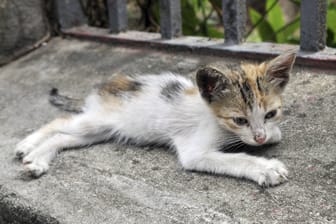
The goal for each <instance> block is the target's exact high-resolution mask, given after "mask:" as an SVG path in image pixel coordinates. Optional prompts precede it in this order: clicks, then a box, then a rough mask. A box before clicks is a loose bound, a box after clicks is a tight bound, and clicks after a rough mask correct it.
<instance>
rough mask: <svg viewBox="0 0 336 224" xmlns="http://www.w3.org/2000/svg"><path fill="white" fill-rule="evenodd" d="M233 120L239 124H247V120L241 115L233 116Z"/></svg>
mask: <svg viewBox="0 0 336 224" xmlns="http://www.w3.org/2000/svg"><path fill="white" fill-rule="evenodd" d="M233 121H234V122H235V123H236V124H238V125H240V126H243V125H247V124H248V120H247V119H246V118H243V117H234V118H233Z"/></svg>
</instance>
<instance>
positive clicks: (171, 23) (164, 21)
mask: <svg viewBox="0 0 336 224" xmlns="http://www.w3.org/2000/svg"><path fill="white" fill-rule="evenodd" d="M160 30H161V37H162V38H164V39H172V38H174V37H178V36H181V35H182V24H181V2H180V0H160Z"/></svg>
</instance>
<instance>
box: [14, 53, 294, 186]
mask: <svg viewBox="0 0 336 224" xmlns="http://www.w3.org/2000/svg"><path fill="white" fill-rule="evenodd" d="M294 60H295V53H293V52H288V53H285V54H282V55H280V56H278V57H276V58H275V59H273V60H271V61H269V62H264V63H261V64H242V65H240V66H239V65H237V66H223V65H220V64H213V65H208V66H205V67H202V68H200V69H199V70H198V71H197V74H196V83H197V86H195V85H194V84H193V82H192V81H190V80H188V79H187V78H185V77H182V76H179V75H175V74H171V73H164V74H161V75H142V76H137V77H128V76H122V75H119V76H116V77H115V78H114V79H112V81H110V82H109V83H106V84H104V85H102V86H100V87H99V88H97V89H95V90H94V91H93V92H92V94H91V95H89V96H88V97H87V99H86V102H85V106H84V107H83V108H82V111H81V112H80V113H78V114H75V115H72V116H69V117H64V118H58V119H56V120H54V121H52V122H51V123H49V124H47V125H45V126H43V127H42V128H41V129H39V130H37V131H36V132H34V133H32V134H31V135H29V136H28V137H26V138H25V139H24V140H23V141H21V142H20V143H18V145H17V147H16V149H15V152H16V155H17V157H19V158H22V162H23V164H24V167H25V169H26V170H27V171H28V172H29V173H31V174H32V175H33V176H36V177H38V176H40V175H42V174H43V173H45V172H47V170H48V169H49V164H50V162H51V161H52V160H53V159H54V157H55V156H56V154H57V153H58V151H60V150H61V149H64V148H71V147H78V146H85V145H90V144H92V143H95V142H101V141H104V140H107V139H110V138H112V137H113V138H114V139H116V140H122V139H125V138H126V139H132V141H133V142H135V143H141V144H143V143H153V142H154V143H165V144H167V143H168V144H170V145H172V146H173V148H175V150H176V152H177V155H178V159H179V161H180V163H181V164H182V166H183V167H184V168H185V169H187V170H195V171H206V172H211V173H218V174H227V175H231V176H234V177H244V178H247V179H250V180H253V181H255V182H257V183H258V184H260V185H266V186H270V185H277V184H280V183H282V182H284V181H285V180H286V179H287V178H286V176H287V174H288V171H287V169H286V167H285V165H284V164H283V163H282V162H280V161H279V160H276V159H266V158H261V157H255V156H251V155H247V154H245V153H223V152H222V151H219V150H220V149H221V147H222V146H223V145H224V146H225V145H232V144H233V145H234V144H240V143H241V142H243V143H246V144H248V145H254V146H259V145H264V144H268V143H276V142H279V141H280V140H281V132H280V129H279V128H278V126H277V124H278V123H279V120H280V117H281V110H282V100H281V93H282V92H283V90H284V88H285V86H286V84H287V83H288V80H289V73H290V70H291V68H292V65H293V63H294ZM62 100H64V101H70V99H69V98H66V97H62V96H60V95H58V93H57V91H55V90H54V91H53V94H52V98H51V102H52V103H54V104H56V105H58V106H60V105H61V106H64V103H62V102H61V101H62ZM60 102H61V103H60ZM63 109H64V108H63ZM69 110H70V111H76V109H71V108H70V109H69Z"/></svg>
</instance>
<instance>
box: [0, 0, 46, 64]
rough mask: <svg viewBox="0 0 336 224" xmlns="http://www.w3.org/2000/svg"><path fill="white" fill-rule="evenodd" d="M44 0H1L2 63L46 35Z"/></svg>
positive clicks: (0, 33)
mask: <svg viewBox="0 0 336 224" xmlns="http://www.w3.org/2000/svg"><path fill="white" fill-rule="evenodd" d="M44 2H46V1H43V0H24V1H22V0H0V65H1V64H4V63H6V62H8V61H9V60H11V59H12V58H14V57H16V56H18V55H20V54H22V53H23V52H25V51H27V50H29V49H31V48H32V46H34V44H36V43H37V42H39V41H41V40H42V39H43V38H44V37H46V35H47V33H48V26H47V20H46V19H45V14H44V4H45V3H44Z"/></svg>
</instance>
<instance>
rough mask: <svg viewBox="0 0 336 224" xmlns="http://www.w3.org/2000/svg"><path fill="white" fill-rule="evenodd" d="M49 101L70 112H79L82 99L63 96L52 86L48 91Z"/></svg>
mask: <svg viewBox="0 0 336 224" xmlns="http://www.w3.org/2000/svg"><path fill="white" fill-rule="evenodd" d="M49 102H50V103H51V104H52V105H54V106H55V107H57V108H59V109H61V110H64V111H68V112H71V113H81V112H83V110H82V105H83V100H80V99H74V98H71V97H68V96H63V95H60V94H59V93H58V89H57V88H52V89H51V90H50V92H49Z"/></svg>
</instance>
